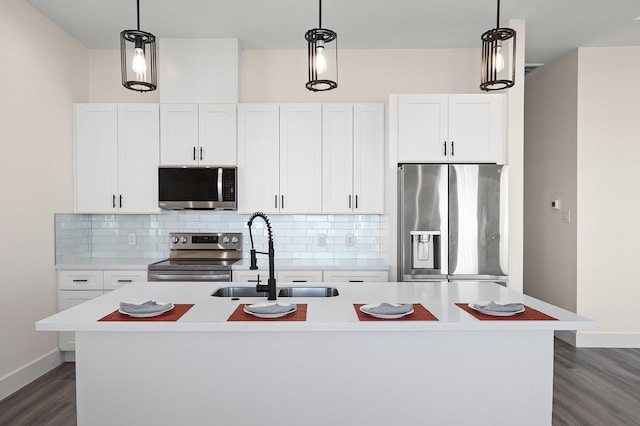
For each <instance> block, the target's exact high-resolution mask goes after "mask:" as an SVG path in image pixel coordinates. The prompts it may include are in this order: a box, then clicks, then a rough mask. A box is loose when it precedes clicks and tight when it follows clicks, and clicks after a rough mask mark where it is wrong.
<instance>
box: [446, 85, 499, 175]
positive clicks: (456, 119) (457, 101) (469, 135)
mask: <svg viewBox="0 0 640 426" xmlns="http://www.w3.org/2000/svg"><path fill="white" fill-rule="evenodd" d="M503 146H504V96H503V95H500V94H486V95H451V96H450V97H449V149H450V152H449V159H450V161H451V162H491V163H503V162H504V160H503V158H502V157H503V154H504V149H503Z"/></svg>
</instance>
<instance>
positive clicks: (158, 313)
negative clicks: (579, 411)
mask: <svg viewBox="0 0 640 426" xmlns="http://www.w3.org/2000/svg"><path fill="white" fill-rule="evenodd" d="M156 303H157V304H158V305H166V303H162V302H156ZM174 307H175V306H173V303H170V304H169V306H167V308H166V309H163V310H161V311H156V312H146V313H142V314H135V313H131V312H125V311H123V310H122V309H118V312H120V313H121V314H124V315H128V316H130V317H134V318H150V317H157V316H158V315H162V314H164V313H165V312H169V311H170V310H172V309H173V308H174Z"/></svg>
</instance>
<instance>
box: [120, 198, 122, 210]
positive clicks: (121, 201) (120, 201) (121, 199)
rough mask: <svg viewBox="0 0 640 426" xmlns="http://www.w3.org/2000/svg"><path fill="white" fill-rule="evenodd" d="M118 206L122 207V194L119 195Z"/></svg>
mask: <svg viewBox="0 0 640 426" xmlns="http://www.w3.org/2000/svg"><path fill="white" fill-rule="evenodd" d="M120 208H122V195H120Z"/></svg>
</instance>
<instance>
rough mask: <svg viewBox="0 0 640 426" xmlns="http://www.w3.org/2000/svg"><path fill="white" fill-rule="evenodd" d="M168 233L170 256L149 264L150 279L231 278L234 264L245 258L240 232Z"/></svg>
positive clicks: (148, 277)
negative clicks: (243, 256)
mask: <svg viewBox="0 0 640 426" xmlns="http://www.w3.org/2000/svg"><path fill="white" fill-rule="evenodd" d="M169 236H170V241H171V244H170V247H169V248H170V253H169V258H168V259H165V260H161V261H160V262H155V263H151V264H149V267H148V272H147V279H148V280H149V281H231V265H233V264H234V263H236V262H238V261H239V260H240V259H242V234H241V233H220V232H214V233H185V232H172V233H170V234H169Z"/></svg>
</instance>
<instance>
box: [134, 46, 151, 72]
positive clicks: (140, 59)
mask: <svg viewBox="0 0 640 426" xmlns="http://www.w3.org/2000/svg"><path fill="white" fill-rule="evenodd" d="M131 68H133V71H134V72H135V73H136V75H137V76H138V78H140V76H142V75H144V74H145V73H146V72H147V60H146V59H145V57H144V50H142V48H141V47H136V48H135V49H134V50H133V60H132V61H131Z"/></svg>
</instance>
